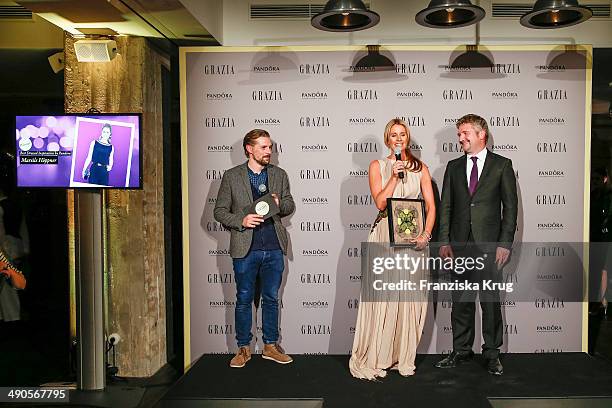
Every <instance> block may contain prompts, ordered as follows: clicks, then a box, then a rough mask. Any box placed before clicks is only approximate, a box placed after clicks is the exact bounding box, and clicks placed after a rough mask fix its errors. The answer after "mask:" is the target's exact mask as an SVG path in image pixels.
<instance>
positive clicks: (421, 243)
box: [411, 234, 429, 251]
mask: <svg viewBox="0 0 612 408" xmlns="http://www.w3.org/2000/svg"><path fill="white" fill-rule="evenodd" d="M411 242H413V243H414V249H416V250H417V251H422V250H424V249H425V248H426V247H427V245H428V244H429V240H428V239H427V238H426V237H425V236H424V235H423V234H421V235H419V236H418V237H416V238H415V239H413V240H411Z"/></svg>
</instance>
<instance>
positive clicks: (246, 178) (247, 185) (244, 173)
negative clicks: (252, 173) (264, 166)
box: [240, 163, 253, 203]
mask: <svg viewBox="0 0 612 408" xmlns="http://www.w3.org/2000/svg"><path fill="white" fill-rule="evenodd" d="M240 178H241V179H242V181H243V186H244V188H245V190H244V192H245V194H246V196H247V198H248V200H249V203H253V192H252V191H251V182H250V181H249V170H248V164H246V163H245V164H243V165H242V177H240Z"/></svg>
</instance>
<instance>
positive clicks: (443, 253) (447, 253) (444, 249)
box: [439, 245, 455, 259]
mask: <svg viewBox="0 0 612 408" xmlns="http://www.w3.org/2000/svg"><path fill="white" fill-rule="evenodd" d="M439 253H440V257H442V258H444V259H446V258H454V257H455V254H453V248H451V246H450V245H442V246H441V247H440V251H439Z"/></svg>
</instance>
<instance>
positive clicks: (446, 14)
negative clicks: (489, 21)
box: [414, 0, 485, 28]
mask: <svg viewBox="0 0 612 408" xmlns="http://www.w3.org/2000/svg"><path fill="white" fill-rule="evenodd" d="M484 16H485V11H484V9H483V8H482V7H479V6H475V5H473V4H472V3H470V1H469V0H431V1H430V2H429V6H427V8H426V9H423V10H421V11H419V12H418V13H417V15H416V16H415V18H414V19H415V20H416V22H417V23H419V24H420V25H422V26H425V27H431V28H455V27H465V26H469V25H472V24H476V23H477V22H479V21H480V20H482V19H483V18H484Z"/></svg>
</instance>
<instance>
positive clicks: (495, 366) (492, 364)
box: [487, 358, 504, 375]
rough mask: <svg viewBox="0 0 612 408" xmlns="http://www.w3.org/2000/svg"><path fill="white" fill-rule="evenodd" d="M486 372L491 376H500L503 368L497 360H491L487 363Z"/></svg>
mask: <svg viewBox="0 0 612 408" xmlns="http://www.w3.org/2000/svg"><path fill="white" fill-rule="evenodd" d="M487 371H488V372H489V374H491V375H502V374H503V373H504V366H503V365H502V363H501V362H500V361H499V358H492V359H490V360H488V361H487Z"/></svg>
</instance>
